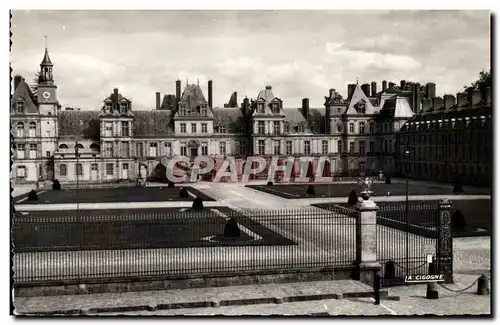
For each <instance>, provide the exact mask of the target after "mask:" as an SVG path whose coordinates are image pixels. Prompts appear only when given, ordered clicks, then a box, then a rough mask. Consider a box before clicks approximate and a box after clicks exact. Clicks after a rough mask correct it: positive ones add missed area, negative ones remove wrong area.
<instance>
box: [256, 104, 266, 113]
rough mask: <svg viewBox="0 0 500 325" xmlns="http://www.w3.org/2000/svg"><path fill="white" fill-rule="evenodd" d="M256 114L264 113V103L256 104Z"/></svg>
mask: <svg viewBox="0 0 500 325" xmlns="http://www.w3.org/2000/svg"><path fill="white" fill-rule="evenodd" d="M257 112H258V113H264V112H265V110H264V103H259V104H257Z"/></svg>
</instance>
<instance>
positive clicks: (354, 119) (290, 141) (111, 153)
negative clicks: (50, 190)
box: [11, 50, 435, 183]
mask: <svg viewBox="0 0 500 325" xmlns="http://www.w3.org/2000/svg"><path fill="white" fill-rule="evenodd" d="M52 69H53V64H52V62H51V61H50V58H49V54H48V51H47V50H45V56H44V58H43V61H42V63H41V64H40V77H39V85H38V92H37V95H36V96H35V95H34V94H33V92H32V91H31V89H30V87H29V86H28V84H27V83H26V82H25V80H24V79H23V78H22V77H20V76H16V77H15V85H14V86H15V87H14V94H13V97H12V101H11V131H12V134H13V143H14V145H15V149H14V151H13V161H14V163H13V166H12V172H11V180H12V181H13V182H15V183H27V182H36V181H43V180H52V179H58V180H60V182H62V183H65V182H66V183H72V182H76V181H77V179H78V181H80V182H105V181H110V182H111V181H117V180H134V179H136V178H138V177H144V176H145V175H146V174H151V173H152V172H153V171H154V170H155V168H156V167H158V166H159V163H161V164H162V165H166V162H167V160H168V159H169V158H172V157H174V156H189V157H193V156H200V155H207V156H212V157H214V158H215V159H223V158H224V157H225V156H236V157H237V158H244V157H246V156H249V155H256V156H264V157H266V159H270V157H271V156H276V155H279V156H297V157H298V156H328V157H329V158H328V159H329V164H328V166H329V172H330V174H331V175H332V176H334V175H352V176H354V175H368V174H373V175H375V174H378V172H379V171H383V172H385V173H388V174H393V173H395V172H397V166H398V164H397V163H396V162H395V158H397V157H398V155H397V153H398V150H397V147H398V145H397V144H396V141H397V140H396V134H397V131H398V130H399V129H400V128H401V127H402V126H403V125H404V124H405V122H406V121H407V120H411V119H413V116H414V112H419V111H420V106H421V103H424V102H425V101H426V100H427V99H426V93H427V91H426V89H427V88H429V89H430V90H429V91H430V92H432V91H435V85H434V84H430V86H431V87H429V84H428V85H427V88H426V87H420V85H419V84H418V83H410V82H405V81H404V80H403V81H401V84H400V86H396V84H394V83H389V87H387V82H386V81H383V82H382V91H380V92H377V91H376V82H372V84H371V85H369V84H364V85H359V84H358V83H356V84H350V85H348V96H347V98H343V97H342V96H341V95H340V94H339V93H338V92H337V91H336V90H335V89H330V90H329V92H328V95H327V96H325V102H324V107H320V108H310V107H309V99H307V98H304V99H303V100H302V105H301V106H300V107H293V106H292V107H290V106H287V105H286V103H285V102H284V101H283V100H282V99H281V98H279V97H276V96H275V95H274V93H273V89H272V87H271V86H266V87H265V89H263V90H261V91H259V92H258V95H257V97H256V98H254V99H249V98H244V100H243V101H242V103H241V104H240V105H239V106H238V104H237V94H236V93H233V94H232V95H231V99H230V101H229V103H228V104H226V105H224V107H222V108H219V107H212V106H213V105H212V101H213V99H212V98H213V93H212V92H213V89H214V86H213V82H212V81H209V85H208V100H207V99H205V96H204V94H203V92H202V90H201V88H200V86H199V85H198V84H186V85H185V87H184V90H183V91H182V84H181V81H180V80H177V81H176V83H175V95H173V94H167V95H165V96H164V98H163V101H161V94H159V93H156V94H155V102H154V103H155V104H156V106H155V109H152V110H142V111H138V110H134V109H133V108H132V104H133V103H132V102H131V101H130V100H129V99H127V98H126V97H124V96H123V95H122V94H121V93H120V92H119V90H118V89H114V90H113V92H112V93H111V94H110V96H109V97H107V98H105V99H104V100H103V105H102V108H101V109H100V110H93V111H80V110H68V109H65V110H63V109H61V105H60V104H59V102H58V100H57V86H56V84H55V83H54V80H53V72H52ZM433 85H434V88H432V86H433ZM181 91H182V92H181ZM422 98H423V100H422ZM420 115H422V114H417V116H420Z"/></svg>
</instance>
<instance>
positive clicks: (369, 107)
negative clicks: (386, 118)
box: [347, 84, 376, 114]
mask: <svg viewBox="0 0 500 325" xmlns="http://www.w3.org/2000/svg"><path fill="white" fill-rule="evenodd" d="M358 103H363V104H364V105H365V114H375V111H376V108H375V107H373V104H372V102H371V101H370V100H369V99H368V97H366V95H365V93H364V92H363V90H362V89H361V87H360V85H359V84H356V87H355V88H354V92H353V94H352V96H351V100H350V102H349V106H348V108H347V114H358V111H357V110H356V105H358Z"/></svg>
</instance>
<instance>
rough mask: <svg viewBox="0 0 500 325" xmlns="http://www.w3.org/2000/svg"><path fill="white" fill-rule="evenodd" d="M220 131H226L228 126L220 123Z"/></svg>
mask: <svg viewBox="0 0 500 325" xmlns="http://www.w3.org/2000/svg"><path fill="white" fill-rule="evenodd" d="M219 133H226V126H225V125H219Z"/></svg>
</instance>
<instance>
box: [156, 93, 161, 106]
mask: <svg viewBox="0 0 500 325" xmlns="http://www.w3.org/2000/svg"><path fill="white" fill-rule="evenodd" d="M160 104H161V94H160V92H158V91H157V92H156V109H157V110H159V109H160Z"/></svg>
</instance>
